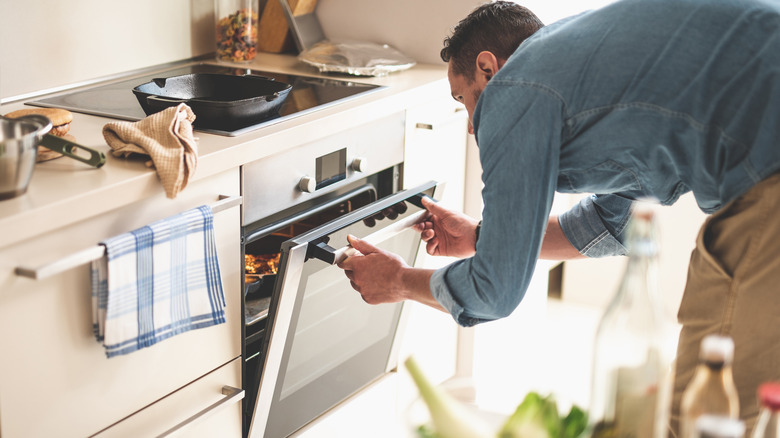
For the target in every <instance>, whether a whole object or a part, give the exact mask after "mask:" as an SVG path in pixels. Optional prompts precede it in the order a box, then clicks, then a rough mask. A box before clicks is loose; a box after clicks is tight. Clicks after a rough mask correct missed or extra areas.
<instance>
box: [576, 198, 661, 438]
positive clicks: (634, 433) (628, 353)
mask: <svg viewBox="0 0 780 438" xmlns="http://www.w3.org/2000/svg"><path fill="white" fill-rule="evenodd" d="M627 245H628V249H629V258H628V263H627V265H626V269H625V271H624V273H623V278H622V281H621V283H620V286H619V287H618V290H617V292H616V293H615V296H614V297H613V298H612V301H611V302H610V304H609V305H608V307H607V309H606V311H605V312H604V315H603V316H602V317H601V321H600V323H599V326H598V329H597V331H596V340H595V344H594V359H593V360H594V361H593V379H592V382H591V384H592V387H591V400H590V407H589V418H588V430H589V436H591V437H593V438H601V437H610V438H621V437H632V438H650V437H661V436H665V434H666V431H667V422H668V415H669V414H668V397H666V396H664V393H665V392H666V390H665V388H667V387H669V386H670V385H669V383H670V382H669V378H670V374H669V372H670V369H671V367H670V362H671V357H670V353H669V351H670V350H673V347H674V346H673V345H672V346H669V345H664V340H665V339H666V334H667V333H668V330H667V329H666V327H665V321H664V318H663V311H662V307H661V302H660V300H659V298H658V294H657V258H658V238H657V232H656V224H655V212H654V211H653V210H652V209H649V208H648V207H647V206H645V205H643V204H638V205H637V206H636V207H635V208H634V211H633V213H632V217H631V221H630V223H629V229H628V235H627Z"/></svg>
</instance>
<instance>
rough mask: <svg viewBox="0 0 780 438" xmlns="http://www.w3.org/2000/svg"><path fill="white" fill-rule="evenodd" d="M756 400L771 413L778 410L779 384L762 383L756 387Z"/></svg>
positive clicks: (779, 404)
mask: <svg viewBox="0 0 780 438" xmlns="http://www.w3.org/2000/svg"><path fill="white" fill-rule="evenodd" d="M758 400H759V401H760V402H761V405H762V406H766V407H768V408H769V409H771V410H773V411H777V410H780V382H767V383H762V384H761V385H760V386H759V387H758Z"/></svg>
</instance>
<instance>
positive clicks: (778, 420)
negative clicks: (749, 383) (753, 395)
mask: <svg viewBox="0 0 780 438" xmlns="http://www.w3.org/2000/svg"><path fill="white" fill-rule="evenodd" d="M758 401H759V403H761V409H760V411H759V412H758V421H757V422H756V427H755V428H753V434H752V435H751V438H780V382H767V383H763V384H761V386H759V387H758Z"/></svg>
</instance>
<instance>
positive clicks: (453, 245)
mask: <svg viewBox="0 0 780 438" xmlns="http://www.w3.org/2000/svg"><path fill="white" fill-rule="evenodd" d="M422 203H423V206H424V207H425V208H426V209H427V210H428V212H429V213H430V214H429V216H428V217H427V218H426V219H425V220H424V221H422V222H420V223H418V224H416V225H415V226H414V229H415V230H417V231H418V232H420V236H421V237H422V240H423V241H425V242H427V245H426V251H428V254H430V255H435V256H449V257H460V258H464V257H471V256H473V255H474V253H475V252H476V241H477V237H476V231H475V230H476V228H477V224H478V223H479V222H478V221H477V220H475V219H474V218H472V217H469V216H467V215H465V214H462V213H458V212H455V211H452V210H448V209H446V208H444V207H442V206H440V205H439V204H437V203H436V202H434V201H433V200H432V199H430V198H428V197H423V198H422Z"/></svg>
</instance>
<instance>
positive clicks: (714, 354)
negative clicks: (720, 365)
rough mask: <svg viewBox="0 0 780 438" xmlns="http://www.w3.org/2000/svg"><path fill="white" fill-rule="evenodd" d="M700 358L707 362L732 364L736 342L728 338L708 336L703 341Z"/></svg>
mask: <svg viewBox="0 0 780 438" xmlns="http://www.w3.org/2000/svg"><path fill="white" fill-rule="evenodd" d="M699 357H700V358H701V359H702V360H704V361H707V362H725V363H731V360H732V359H733V358H734V341H733V340H732V339H731V338H730V337H728V336H720V335H707V336H705V337H704V339H703V340H702V341H701V352H700V354H699Z"/></svg>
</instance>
